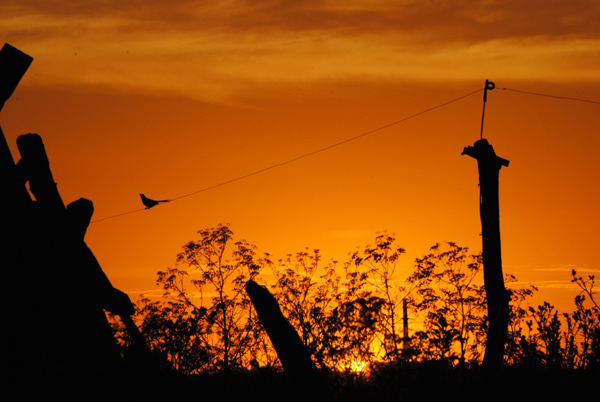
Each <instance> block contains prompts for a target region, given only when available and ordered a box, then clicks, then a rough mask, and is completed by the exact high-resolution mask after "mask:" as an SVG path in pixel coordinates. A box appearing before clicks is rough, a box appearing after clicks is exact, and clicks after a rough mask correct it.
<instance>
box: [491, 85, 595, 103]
mask: <svg viewBox="0 0 600 402" xmlns="http://www.w3.org/2000/svg"><path fill="white" fill-rule="evenodd" d="M498 89H501V90H503V91H512V92H518V93H521V94H527V95H536V96H545V97H547V98H555V99H563V100H572V101H578V102H587V103H595V104H596V105H600V102H598V101H593V100H589V99H581V98H569V97H567V96H557V95H548V94H540V93H537V92H529V91H521V90H518V89H512V88H498Z"/></svg>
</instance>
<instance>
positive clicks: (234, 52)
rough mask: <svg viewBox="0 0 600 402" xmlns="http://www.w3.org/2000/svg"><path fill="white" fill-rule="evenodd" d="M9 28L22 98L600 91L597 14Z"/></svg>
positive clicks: (437, 11)
mask: <svg viewBox="0 0 600 402" xmlns="http://www.w3.org/2000/svg"><path fill="white" fill-rule="evenodd" d="M0 14H1V15H3V22H2V24H3V30H4V31H5V35H6V40H7V41H9V42H14V43H13V44H14V45H16V46H18V47H21V48H22V49H23V50H25V51H26V52H28V53H30V54H31V55H33V56H34V57H35V59H36V62H35V64H34V67H33V68H36V70H35V72H36V74H35V75H33V76H32V77H30V76H28V77H27V81H26V82H24V84H27V83H29V84H36V85H82V84H83V85H104V86H110V87H115V88H119V89H121V90H123V89H124V90H133V91H152V92H157V91H158V92H162V91H168V92H177V93H182V94H185V95H186V96H191V97H194V98H198V99H208V100H211V99H227V98H231V97H233V96H235V94H239V93H240V92H244V91H247V90H249V89H250V88H254V87H255V86H256V85H269V84H281V83H283V84H286V83H304V82H312V81H319V80H345V79H353V80H411V81H415V80H425V81H431V80H433V81H437V80H473V79H480V78H481V76H482V75H486V76H488V75H490V76H496V77H503V78H504V79H531V78H535V79H537V80H539V79H542V80H551V81H564V80H576V81H594V82H597V81H600V68H599V67H600V52H598V50H597V49H599V48H600V28H598V24H597V21H598V19H600V6H598V3H597V2H595V1H592V0H589V1H580V2H577V3H576V4H573V5H569V4H567V3H565V2H559V1H545V2H541V1H532V2H526V4H524V3H523V2H519V1H507V2H501V3H499V2H491V1H490V2H481V1H473V0H471V1H457V2H448V3H447V4H446V3H441V4H440V3H435V4H431V3H429V2H421V1H400V2H398V1H386V0H380V1H368V2H367V1H358V0H354V1H347V2H346V1H345V2H339V1H309V0H305V1H295V2H282V1H260V2H254V1H239V0H238V1H235V0H229V1H227V0H213V1H203V2H198V1H183V2H177V3H176V4H175V5H173V4H170V3H164V2H158V1H141V0H138V1H127V2H121V1H119V2H116V1H110V0H104V1H91V2H81V3H77V5H74V4H73V3H72V2H66V1H64V0H52V1H46V2H37V1H19V2H16V1H8V3H5V4H4V5H1V6H0ZM36 66H39V67H36Z"/></svg>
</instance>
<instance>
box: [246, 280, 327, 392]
mask: <svg viewBox="0 0 600 402" xmlns="http://www.w3.org/2000/svg"><path fill="white" fill-rule="evenodd" d="M246 291H247V292H248V296H250V300H252V304H253V305H254V307H255V309H256V312H257V314H258V317H259V319H260V322H261V323H262V325H263V327H264V328H265V331H266V332H267V335H269V338H270V339H271V343H272V344H273V347H274V348H275V351H276V352H277V356H278V357H279V360H280V361H281V365H282V366H283V369H284V370H285V372H286V373H287V374H288V375H289V376H290V378H291V379H292V381H294V382H295V384H296V386H297V387H298V391H299V393H300V394H301V395H302V396H304V397H309V398H310V399H312V400H327V399H328V394H327V389H326V386H325V383H324V381H323V379H322V378H321V375H320V373H319V370H318V369H317V367H316V366H315V363H314V362H313V361H312V359H311V358H310V355H309V353H308V351H307V350H306V348H305V347H304V344H303V343H302V340H301V339H300V336H298V333H297V332H296V330H295V329H294V327H293V326H292V324H290V323H289V321H288V320H287V319H286V318H285V317H284V316H283V314H282V313H281V309H280V307H279V304H278V303H277V300H275V297H273V295H272V294H271V292H269V290H268V289H267V288H265V287H263V286H260V285H259V284H257V283H256V282H254V281H248V282H247V283H246Z"/></svg>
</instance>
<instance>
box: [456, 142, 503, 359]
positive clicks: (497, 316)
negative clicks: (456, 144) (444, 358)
mask: <svg viewBox="0 0 600 402" xmlns="http://www.w3.org/2000/svg"><path fill="white" fill-rule="evenodd" d="M462 154H463V155H469V156H471V157H473V158H475V159H477V165H478V168H479V186H480V214H481V228H482V229H481V232H482V245H483V247H482V249H483V279H484V283H485V292H486V296H487V304H488V320H489V328H488V333H487V343H486V345H485V355H484V358H483V366H484V368H487V369H491V370H496V369H500V367H501V366H502V360H503V357H504V344H505V343H506V334H507V331H508V314H509V305H508V303H509V294H508V292H507V291H506V288H505V287H504V274H503V273H502V255H501V249H500V212H499V203H498V177H499V174H500V169H501V168H502V166H508V163H509V162H508V161H507V160H506V159H503V158H500V157H498V156H496V153H495V152H494V148H493V147H492V146H491V145H490V144H489V143H488V142H487V140H485V139H482V140H479V141H477V142H475V144H474V146H473V147H471V146H469V147H465V149H464V150H463V152H462Z"/></svg>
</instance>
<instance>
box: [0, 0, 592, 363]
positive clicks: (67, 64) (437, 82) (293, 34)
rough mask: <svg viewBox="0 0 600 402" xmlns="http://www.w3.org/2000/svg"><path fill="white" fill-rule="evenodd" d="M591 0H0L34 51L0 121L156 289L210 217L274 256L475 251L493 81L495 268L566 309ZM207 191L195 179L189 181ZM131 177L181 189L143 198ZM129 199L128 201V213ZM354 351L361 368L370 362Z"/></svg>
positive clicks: (583, 149) (577, 237) (585, 193)
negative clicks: (152, 203) (499, 265)
mask: <svg viewBox="0 0 600 402" xmlns="http://www.w3.org/2000/svg"><path fill="white" fill-rule="evenodd" d="M599 20H600V4H599V3H598V2H597V1H594V0H587V1H580V2H575V3H569V2H564V1H541V0H536V1H528V2H522V1H517V0H514V1H505V2H493V1H483V2H481V1H477V2H476V1H460V2H429V1H410V0H406V1H389V0H379V1H360V0H354V1H302V2H261V1H258V2H249V1H219V0H212V1H202V2H198V1H191V0H189V1H182V2H177V5H173V4H170V3H165V2H163V1H142V0H137V1H125V2H123V1H119V2H117V1H91V2H77V3H74V2H72V1H64V0H51V1H44V2H41V1H16V0H7V1H3V2H2V4H0V21H1V24H0V26H1V28H0V40H1V41H2V44H3V43H4V42H7V43H10V44H11V45H13V46H15V47H17V48H19V49H21V50H22V51H24V52H26V53H27V54H29V55H31V56H32V57H33V58H34V61H33V64H32V66H31V67H30V69H29V71H28V72H27V74H26V75H25V77H24V78H23V80H22V81H21V83H20V85H19V87H18V88H17V90H16V91H15V93H14V94H13V96H12V97H11V99H10V100H9V101H8V102H7V103H6V106H5V107H4V109H3V110H2V113H1V116H0V123H1V124H2V129H3V131H4V133H5V136H6V138H7V141H8V143H9V145H10V147H11V150H12V152H13V155H14V157H15V159H18V151H17V149H16V145H15V142H16V138H17V137H18V135H20V134H24V133H29V132H35V133H38V134H40V135H41V136H42V138H43V140H44V143H45V145H46V149H47V151H48V154H49V157H50V163H51V166H52V171H53V174H54V178H55V180H56V181H57V183H58V186H59V190H60V192H61V195H62V197H63V199H64V201H65V202H66V203H69V202H72V201H74V200H76V199H78V198H80V197H85V198H88V199H90V200H92V201H93V202H94V206H95V214H94V219H103V218H106V217H113V216H116V215H119V216H118V217H115V218H112V219H107V220H103V221H100V222H97V223H94V224H92V225H91V227H90V228H89V230H88V232H87V236H86V241H87V244H88V245H89V246H90V248H91V249H92V250H93V251H94V253H95V255H96V256H97V258H98V260H99V261H100V263H101V265H102V267H103V269H104V271H105V272H106V273H107V275H108V277H109V278H110V279H111V281H112V283H113V285H114V286H115V287H117V288H119V289H122V290H123V291H126V292H127V293H128V294H129V295H130V296H131V298H132V299H133V300H136V299H137V297H138V295H139V294H140V293H144V294H152V292H157V291H159V289H157V287H156V286H155V280H156V272H157V271H158V270H162V269H164V268H165V267H167V266H172V265H173V264H174V263H175V257H176V255H177V253H178V252H179V251H180V249H181V246H182V245H183V244H185V243H186V242H187V241H189V240H192V239H193V238H194V237H195V235H196V232H197V231H198V230H200V229H202V228H206V227H214V226H216V225H217V224H218V223H226V222H228V223H230V224H231V228H232V230H233V231H234V233H235V235H236V237H237V238H240V239H241V238H243V239H246V240H248V241H249V242H250V243H252V244H255V245H256V246H257V248H258V252H259V253H264V252H269V253H271V254H272V255H274V256H276V257H277V258H283V257H284V256H285V255H286V254H288V253H295V252H296V251H301V250H303V249H304V248H305V247H309V248H310V249H315V248H318V249H320V250H321V251H322V253H323V255H324V257H325V258H326V259H327V260H329V259H330V258H334V259H336V260H337V261H346V260H347V258H348V257H347V255H348V253H351V252H353V251H354V250H355V249H356V247H364V246H365V245H367V244H370V243H372V242H373V239H374V237H375V235H376V233H377V232H380V231H383V230H389V231H390V232H394V233H395V234H396V237H397V238H398V241H399V243H400V245H401V246H402V247H404V248H405V249H407V254H406V255H404V256H403V257H401V259H402V263H401V264H400V265H402V267H403V270H402V271H401V272H398V275H400V276H401V277H403V276H406V275H408V274H409V273H410V271H411V268H412V264H413V261H414V259H415V258H417V257H420V256H422V255H424V254H425V253H427V251H428V249H429V247H430V246H431V245H433V244H434V243H436V242H441V241H446V240H448V241H454V242H456V243H458V244H460V245H461V246H468V247H470V249H471V250H472V251H473V252H474V253H476V252H478V251H479V250H480V249H481V238H480V237H479V233H480V231H481V225H480V221H479V210H478V207H479V205H478V201H479V198H478V197H479V193H478V192H479V189H478V181H477V180H478V179H477V167H476V163H475V162H474V161H473V160H472V159H470V158H467V157H465V156H461V155H460V153H461V151H462V149H463V147H465V146H467V145H472V144H473V142H474V141H476V140H478V139H479V135H480V131H479V130H480V126H481V112H482V94H481V93H477V94H475V95H472V96H468V97H465V98H464V99H462V100H460V101H457V102H455V103H452V104H449V105H447V106H444V107H440V108H439V109H436V110H433V111H431V112H428V113H426V114H423V115H420V116H418V117H416V118H414V119H410V120H408V121H406V122H403V123H401V124H397V125H394V126H391V127H389V128H386V129H384V130H380V131H377V132H374V133H372V134H369V135H365V136H364V137H362V138H360V139H357V140H355V141H351V142H348V143H345V144H343V145H340V146H338V147H335V148H331V149H329V150H327V151H325V152H320V153H318V154H315V155H312V156H309V157H306V158H302V159H299V160H298V161H295V162H294V163H289V164H285V165H282V166H280V167H277V168H274V169H270V170H268V171H265V172H263V173H261V174H257V175H254V176H251V177H248V178H246V179H243V180H238V181H235V182H231V183H229V184H226V185H223V186H220V187H216V188H214V189H211V190H207V191H204V192H199V191H200V190H202V189H206V188H209V187H211V186H215V185H218V184H221V183H224V182H227V181H229V180H232V179H235V178H239V177H242V176H245V175H248V174H250V173H253V172H256V171H259V170H261V169H264V168H266V167H269V166H274V165H277V164H281V163H283V162H287V161H290V160H293V159H295V158H298V157H299V156H302V155H306V154H309V153H311V152H314V151H315V150H319V149H322V148H325V147H328V146H330V145H332V144H336V143H339V142H341V141H344V140H346V139H348V138H352V137H354V136H357V135H360V134H363V133H367V132H370V131H372V130H375V129H377V128H380V127H383V126H386V125H388V124H390V123H393V122H397V121H399V120H401V119H404V118H406V117H408V116H412V115H414V114H416V113H419V112H422V111H424V110H427V109H429V108H432V107H435V106H439V105H441V104H444V103H445V102H448V101H450V100H453V99H456V98H458V97H460V96H463V95H466V94H469V93H471V92H474V91H477V90H478V89H483V85H484V82H485V80H486V79H490V80H491V81H494V82H495V83H496V86H497V88H496V90H494V91H491V92H490V93H489V94H488V103H487V106H486V107H487V109H486V117H485V129H484V137H485V138H487V139H488V140H489V141H490V143H491V144H492V145H493V146H494V148H495V150H496V153H497V154H498V155H499V156H501V157H503V158H506V159H508V160H510V162H511V163H510V167H508V168H505V169H502V170H501V173H500V215H501V230H502V247H503V250H502V251H503V263H504V271H505V272H507V273H511V274H514V275H516V276H517V278H518V279H519V282H520V283H522V284H523V285H525V284H530V283H531V284H535V285H536V286H538V287H539V289H540V291H539V292H538V294H537V295H536V296H535V298H534V300H535V302H541V301H542V300H548V301H549V302H551V303H553V304H554V305H556V306H557V307H558V308H559V309H560V310H561V311H572V309H573V297H574V296H575V295H577V294H578V290H577V288H576V287H575V286H574V285H573V284H571V283H570V272H571V270H572V269H575V270H577V272H578V273H579V274H582V275H587V274H599V273H600V256H599V255H598V252H597V243H598V241H599V240H600V239H599V236H598V230H597V224H598V222H600V212H599V209H598V205H600V189H599V187H598V178H597V175H598V173H599V172H600V158H598V151H599V150H600V136H599V135H598V127H600V117H599V116H600V105H598V104H597V103H586V102H581V101H574V100H565V99H557V98H549V97H543V96H536V95H528V94H524V93H518V92H515V91H509V90H503V88H509V89H516V90H521V91H527V92H533V93H537V94H551V95H556V96H561V97H568V98H577V99H584V100H592V101H595V102H598V101H600V85H599V84H600V52H599V51H598V49H599V48H600V24H598V21H599ZM194 192H198V194H195V195H192V196H186V197H182V196H185V195H188V194H191V193H194ZM139 193H144V194H146V195H147V196H148V197H151V198H155V199H176V200H174V201H173V202H170V203H167V204H164V205H160V206H158V207H156V208H153V209H151V210H142V211H137V212H134V213H129V214H127V213H128V212H131V211H136V210H138V209H143V205H142V204H141V202H140V199H139V196H138V194H139ZM121 214H124V215H121ZM361 364H362V363H359V362H352V363H351V370H353V371H362V370H364V367H363V366H362V365H361Z"/></svg>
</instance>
